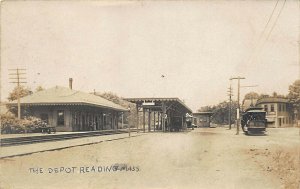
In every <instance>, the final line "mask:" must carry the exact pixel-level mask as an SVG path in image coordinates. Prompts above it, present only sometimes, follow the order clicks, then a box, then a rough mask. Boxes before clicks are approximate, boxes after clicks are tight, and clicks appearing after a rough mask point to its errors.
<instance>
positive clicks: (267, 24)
mask: <svg viewBox="0 0 300 189" xmlns="http://www.w3.org/2000/svg"><path fill="white" fill-rule="evenodd" d="M278 2H279V0H277V2H276V4H275V6H274V8H273V10H272V13H271V15H270V17H269V19H268V21H267V23H266V25H265V27H264V30H263V31H262V32H261V34H260V36H259V39H258V41H260V40H261V38H262V36H263V34H264V33H265V31H266V29H267V27H268V26H269V23H270V21H271V19H272V17H273V14H274V12H275V9H276V8H277V5H278Z"/></svg>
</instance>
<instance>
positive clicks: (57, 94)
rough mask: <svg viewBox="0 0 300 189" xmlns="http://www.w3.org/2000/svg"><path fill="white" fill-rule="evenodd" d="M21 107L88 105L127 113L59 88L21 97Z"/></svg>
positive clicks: (106, 102)
mask: <svg viewBox="0 0 300 189" xmlns="http://www.w3.org/2000/svg"><path fill="white" fill-rule="evenodd" d="M16 103H17V101H13V102H11V103H9V104H11V105H16ZM21 105H89V106H97V107H102V108H108V109H113V110H117V111H128V110H127V109H126V108H124V107H122V106H120V105H118V104H115V103H113V102H111V101H109V100H106V99H104V98H102V97H99V96H96V95H93V94H89V93H85V92H81V91H76V90H72V89H70V88H67V87H60V86H56V87H53V88H50V89H47V90H43V91H39V92H36V93H33V94H32V95H28V96H26V97H23V98H21Z"/></svg>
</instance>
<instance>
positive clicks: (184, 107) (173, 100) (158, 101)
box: [124, 97, 192, 113]
mask: <svg viewBox="0 0 300 189" xmlns="http://www.w3.org/2000/svg"><path fill="white" fill-rule="evenodd" d="M124 100H127V101H129V102H132V103H136V104H139V105H141V104H143V103H144V102H153V103H155V104H161V103H162V102H164V103H166V104H170V103H175V104H176V106H178V107H180V109H181V110H182V111H183V112H185V113H192V110H191V109H190V108H189V107H188V106H187V105H185V104H184V103H183V102H182V101H181V100H180V99H179V98H176V97H174V98H125V99H124Z"/></svg>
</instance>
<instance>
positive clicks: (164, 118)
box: [162, 102, 167, 132]
mask: <svg viewBox="0 0 300 189" xmlns="http://www.w3.org/2000/svg"><path fill="white" fill-rule="evenodd" d="M162 111H163V113H162V129H163V132H165V131H166V111H167V110H166V104H165V103H164V102H162Z"/></svg>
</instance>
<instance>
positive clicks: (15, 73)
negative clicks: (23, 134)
mask: <svg viewBox="0 0 300 189" xmlns="http://www.w3.org/2000/svg"><path fill="white" fill-rule="evenodd" d="M8 71H10V72H12V73H9V75H10V76H12V77H11V78H9V79H10V80H11V82H10V83H15V84H17V98H18V119H21V102H20V86H21V83H27V82H26V81H25V79H26V78H25V76H24V75H25V74H26V73H25V71H26V69H19V68H17V69H8Z"/></svg>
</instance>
